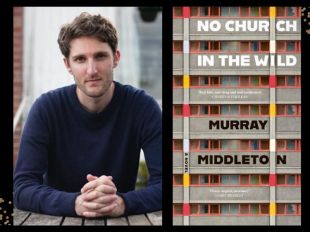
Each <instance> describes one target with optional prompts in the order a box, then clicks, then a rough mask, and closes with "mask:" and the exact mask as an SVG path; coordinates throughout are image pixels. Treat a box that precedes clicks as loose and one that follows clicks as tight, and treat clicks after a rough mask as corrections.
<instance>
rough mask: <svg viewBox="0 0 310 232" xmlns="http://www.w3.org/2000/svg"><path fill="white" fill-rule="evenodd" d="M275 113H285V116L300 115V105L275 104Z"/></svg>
mask: <svg viewBox="0 0 310 232" xmlns="http://www.w3.org/2000/svg"><path fill="white" fill-rule="evenodd" d="M276 109H277V110H276V111H277V115H278V116H279V115H281V116H282V115H286V116H300V114H301V110H300V109H301V106H300V105H282V104H281V105H280V104H278V105H277V108H276Z"/></svg>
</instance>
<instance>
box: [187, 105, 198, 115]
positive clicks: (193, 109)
mask: <svg viewBox="0 0 310 232" xmlns="http://www.w3.org/2000/svg"><path fill="white" fill-rule="evenodd" d="M189 110H190V114H191V115H198V114H199V106H198V105H190V106H189Z"/></svg>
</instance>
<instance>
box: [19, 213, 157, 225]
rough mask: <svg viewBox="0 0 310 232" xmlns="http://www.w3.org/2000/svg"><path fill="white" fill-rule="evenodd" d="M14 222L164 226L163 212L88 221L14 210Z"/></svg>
mask: <svg viewBox="0 0 310 232" xmlns="http://www.w3.org/2000/svg"><path fill="white" fill-rule="evenodd" d="M13 221H14V223H13V225H14V226H28V225H44V226H45V225H55V226H136V225H144V226H160V225H162V211H157V212H152V213H147V214H140V215H132V216H128V217H119V218H99V219H86V218H74V217H58V216H50V215H45V214H37V213H31V212H27V211H22V210H19V209H14V214H13Z"/></svg>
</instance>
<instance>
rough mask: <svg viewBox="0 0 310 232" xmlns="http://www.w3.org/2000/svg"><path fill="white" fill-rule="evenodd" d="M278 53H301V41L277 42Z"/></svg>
mask: <svg viewBox="0 0 310 232" xmlns="http://www.w3.org/2000/svg"><path fill="white" fill-rule="evenodd" d="M276 48H277V52H299V51H300V42H299V41H282V40H280V41H279V40H278V41H277V46H276Z"/></svg>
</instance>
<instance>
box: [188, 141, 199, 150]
mask: <svg viewBox="0 0 310 232" xmlns="http://www.w3.org/2000/svg"><path fill="white" fill-rule="evenodd" d="M189 149H190V151H195V150H199V140H196V139H191V140H190V141H189Z"/></svg>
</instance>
